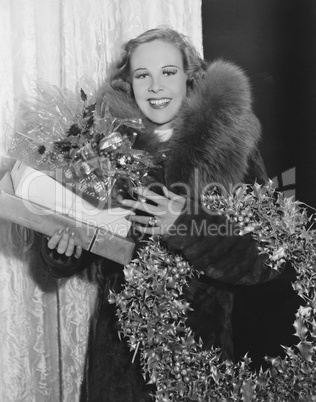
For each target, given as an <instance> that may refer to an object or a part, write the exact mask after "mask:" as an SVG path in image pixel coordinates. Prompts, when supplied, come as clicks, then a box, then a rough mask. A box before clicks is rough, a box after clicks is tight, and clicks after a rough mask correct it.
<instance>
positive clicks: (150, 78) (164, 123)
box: [131, 40, 187, 130]
mask: <svg viewBox="0 0 316 402" xmlns="http://www.w3.org/2000/svg"><path fill="white" fill-rule="evenodd" d="M131 74H132V87H133V91H134V96H135V100H136V103H137V105H138V107H139V108H140V110H141V111H142V112H143V113H144V115H145V116H146V117H147V118H148V119H149V120H151V121H152V122H154V123H156V124H157V125H159V127H157V128H158V129H159V130H165V129H168V128H170V123H171V121H172V120H173V118H174V117H175V116H176V114H177V113H178V111H179V108H180V106H181V103H182V101H183V99H184V97H185V95H186V81H187V75H186V73H185V72H184V68H183V59H182V55H181V52H180V50H178V49H177V48H176V47H175V46H173V45H171V44H169V43H166V42H163V41H161V40H155V41H153V42H148V43H143V44H142V45H139V46H138V47H137V48H136V49H135V50H134V52H133V54H132V57H131Z"/></svg>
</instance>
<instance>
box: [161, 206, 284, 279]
mask: <svg viewBox="0 0 316 402" xmlns="http://www.w3.org/2000/svg"><path fill="white" fill-rule="evenodd" d="M193 209H194V212H190V211H188V210H185V211H184V212H183V213H182V214H181V215H180V216H179V218H178V219H177V221H176V223H175V225H174V227H173V231H170V232H169V233H168V235H165V236H164V241H165V242H166V243H167V245H168V247H169V249H172V250H174V251H176V252H180V253H182V255H183V256H184V257H185V258H186V259H187V260H188V261H189V262H190V263H191V264H192V265H193V266H194V267H195V268H196V269H198V270H201V271H203V272H204V273H205V274H206V275H207V276H209V277H211V278H212V279H216V280H218V281H220V282H223V283H230V284H238V285H251V284H256V283H262V282H266V281H268V280H270V279H272V278H273V277H275V276H277V272H276V271H275V270H272V269H271V268H270V267H268V266H267V265H266V264H265V259H266V256H265V255H263V254H259V251H258V248H257V243H256V241H255V240H254V239H253V238H252V236H251V234H247V235H244V236H240V235H239V234H238V230H237V227H236V226H235V225H234V224H233V223H231V222H229V221H228V220H227V219H226V217H224V216H222V215H217V214H214V213H213V214H212V213H210V211H205V210H204V209H203V208H202V207H201V206H194V208H193Z"/></svg>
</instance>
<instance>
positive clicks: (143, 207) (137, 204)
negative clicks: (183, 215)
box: [121, 198, 165, 215]
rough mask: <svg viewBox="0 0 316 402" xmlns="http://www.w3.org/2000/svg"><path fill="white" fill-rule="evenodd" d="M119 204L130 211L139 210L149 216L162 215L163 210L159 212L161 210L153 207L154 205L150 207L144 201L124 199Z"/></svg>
mask: <svg viewBox="0 0 316 402" xmlns="http://www.w3.org/2000/svg"><path fill="white" fill-rule="evenodd" d="M121 204H122V205H124V206H125V207H128V208H131V209H132V210H135V209H137V210H139V211H143V212H146V213H148V214H151V215H158V214H164V213H165V212H164V210H161V208H158V207H155V206H154V205H150V204H147V203H146V199H145V198H144V200H142V201H134V200H129V199H124V200H122V201H121Z"/></svg>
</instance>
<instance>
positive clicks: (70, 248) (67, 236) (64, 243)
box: [47, 228, 82, 258]
mask: <svg viewBox="0 0 316 402" xmlns="http://www.w3.org/2000/svg"><path fill="white" fill-rule="evenodd" d="M47 246H48V248H50V249H51V250H53V249H56V250H57V252H58V254H65V255H66V256H67V257H71V256H72V255H74V256H75V257H76V258H79V257H80V256H81V254H82V247H81V246H76V245H75V233H74V232H70V230H69V228H66V229H65V230H58V232H56V233H54V234H53V236H52V237H51V238H50V239H49V241H48V243H47Z"/></svg>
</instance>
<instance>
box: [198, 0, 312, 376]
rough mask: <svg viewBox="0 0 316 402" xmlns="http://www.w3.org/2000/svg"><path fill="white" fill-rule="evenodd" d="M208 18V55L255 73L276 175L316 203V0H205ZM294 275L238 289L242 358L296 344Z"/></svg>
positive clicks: (266, 151)
mask: <svg viewBox="0 0 316 402" xmlns="http://www.w3.org/2000/svg"><path fill="white" fill-rule="evenodd" d="M202 21H203V41H204V42H203V45H204V57H205V59H206V60H208V61H212V60H214V59H217V58H223V59H226V60H230V61H232V62H234V63H236V64H238V65H239V66H241V67H242V68H243V69H244V70H245V72H246V73H247V74H248V76H249V78H250V82H251V85H252V88H253V95H254V109H255V112H256V115H257V116H258V118H259V119H260V121H261V124H262V129H263V140H262V142H261V144H260V148H261V152H262V156H263V158H264V160H265V163H266V166H267V171H268V175H269V177H270V178H271V179H274V181H275V183H276V185H277V187H278V188H279V189H281V190H282V191H287V190H291V194H293V195H295V198H296V199H298V200H300V201H303V202H305V203H307V204H308V205H310V206H311V207H313V208H316V186H315V184H316V157H315V153H316V124H315V123H316V2H315V0H296V1H294V0H264V1H262V0H225V1H222V0H202ZM294 280H295V272H294V270H293V269H292V268H291V266H288V267H287V268H286V270H285V272H284V274H283V275H282V276H281V277H280V278H279V279H278V280H277V281H276V282H275V283H269V284H266V285H263V286H258V287H251V288H246V289H244V288H240V289H239V290H238V292H237V297H236V301H237V303H236V308H235V314H234V329H235V330H234V334H235V350H236V358H239V357H240V356H242V355H243V354H245V353H246V352H247V351H249V353H250V357H252V359H253V361H254V363H253V367H255V368H258V367H260V365H263V366H265V363H264V360H263V356H265V355H266V354H267V355H270V356H278V355H282V351H283V349H282V348H281V346H280V344H282V345H293V344H294V343H297V341H298V338H295V337H294V336H293V332H294V328H293V326H292V323H293V322H294V314H295V311H296V309H297V307H298V305H299V303H300V302H301V300H300V299H299V298H298V296H297V295H296V294H295V292H294V291H293V290H292V286H291V282H293V281H294Z"/></svg>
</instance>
